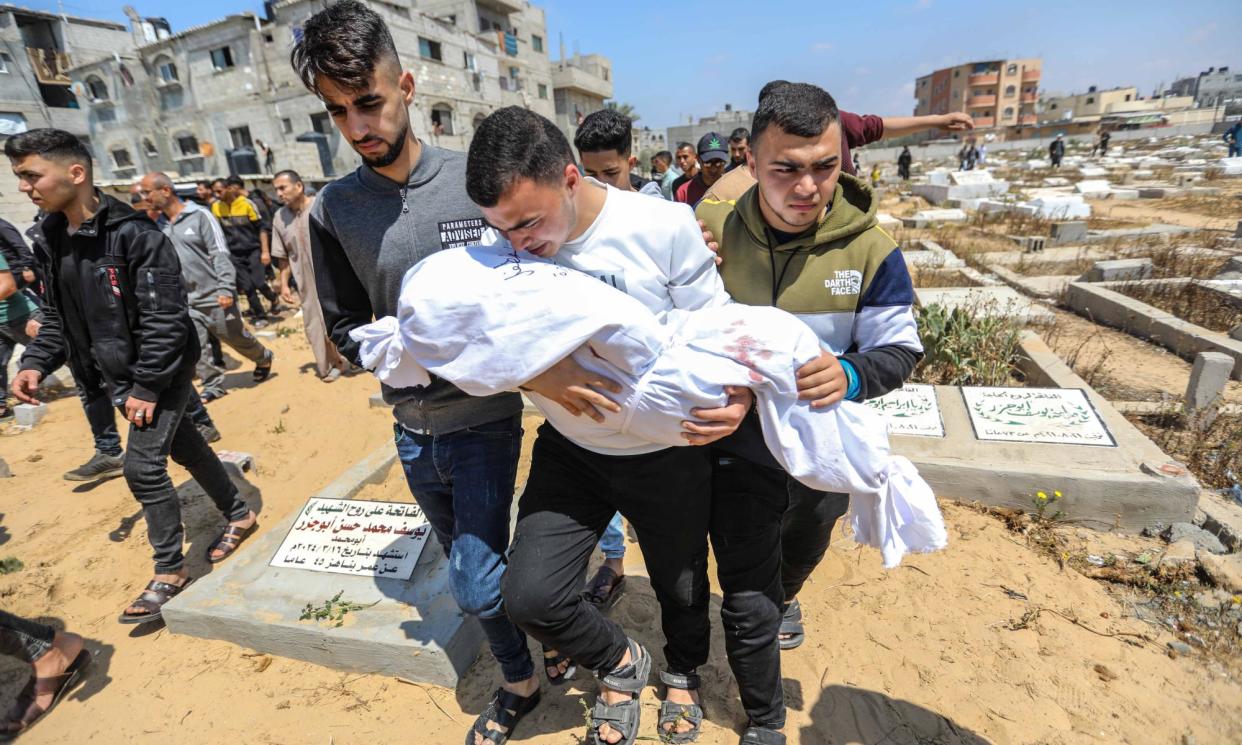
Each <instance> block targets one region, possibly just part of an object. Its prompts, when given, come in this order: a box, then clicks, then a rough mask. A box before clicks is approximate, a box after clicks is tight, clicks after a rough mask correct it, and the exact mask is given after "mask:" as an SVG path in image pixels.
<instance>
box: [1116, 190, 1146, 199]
mask: <svg viewBox="0 0 1242 745" xmlns="http://www.w3.org/2000/svg"><path fill="white" fill-rule="evenodd" d="M1110 195H1111V196H1112V198H1113V199H1120V200H1131V199H1138V198H1139V193H1138V189H1117V188H1113V190H1112V191H1111V192H1110Z"/></svg>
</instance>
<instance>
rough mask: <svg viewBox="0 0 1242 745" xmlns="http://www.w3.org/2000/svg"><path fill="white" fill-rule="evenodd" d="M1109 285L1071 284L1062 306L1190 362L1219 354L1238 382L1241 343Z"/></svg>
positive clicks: (1241, 358) (1240, 374) (1240, 363)
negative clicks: (1225, 357)
mask: <svg viewBox="0 0 1242 745" xmlns="http://www.w3.org/2000/svg"><path fill="white" fill-rule="evenodd" d="M1110 284H1111V283H1108V282H1099V283H1089V282H1071V283H1070V285H1069V288H1068V289H1067V290H1066V293H1065V303H1066V304H1067V305H1068V306H1069V307H1070V309H1072V310H1073V311H1074V312H1075V313H1078V314H1079V315H1081V316H1085V317H1087V318H1090V319H1091V320H1093V321H1095V322H1096V323H1102V324H1105V325H1107V326H1112V327H1113V328H1118V329H1121V330H1122V331H1125V332H1127V333H1130V334H1133V335H1135V336H1137V337H1139V338H1142V339H1148V340H1150V341H1152V342H1154V343H1156V344H1159V345H1161V346H1163V347H1165V348H1166V349H1170V350H1172V351H1173V352H1176V353H1177V354H1179V355H1181V356H1182V357H1183V358H1186V359H1193V358H1194V356H1195V355H1196V354H1198V353H1199V352H1223V353H1224V354H1227V355H1229V356H1230V357H1231V358H1232V359H1233V360H1234V366H1233V379H1234V380H1242V340H1237V339H1231V338H1228V337H1226V336H1225V335H1224V334H1220V333H1217V332H1215V331H1211V330H1209V329H1205V328H1203V327H1202V326H1196V325H1195V324H1193V323H1190V322H1188V321H1183V320H1182V319H1180V318H1178V317H1176V316H1174V315H1172V314H1171V313H1166V312H1165V311H1162V310H1160V309H1159V308H1154V307H1152V306H1150V305H1148V304H1147V303H1144V302H1141V301H1139V300H1135V299H1134V298H1131V297H1127V296H1125V295H1123V294H1121V293H1120V292H1116V291H1115V290H1113V289H1112V288H1111V287H1110Z"/></svg>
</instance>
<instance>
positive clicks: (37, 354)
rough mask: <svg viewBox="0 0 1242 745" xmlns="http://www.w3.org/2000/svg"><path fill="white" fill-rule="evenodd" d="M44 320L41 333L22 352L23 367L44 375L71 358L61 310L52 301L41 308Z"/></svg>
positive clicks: (40, 328)
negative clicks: (61, 318) (66, 343)
mask: <svg viewBox="0 0 1242 745" xmlns="http://www.w3.org/2000/svg"><path fill="white" fill-rule="evenodd" d="M40 310H41V311H42V312H43V320H42V321H41V323H40V326H39V333H37V334H35V338H34V341H33V342H32V343H31V344H30V346H28V347H26V351H25V352H24V353H22V360H21V366H20V367H21V369H22V370H35V371H37V372H38V373H39V374H41V375H42V376H43V377H47V376H48V375H50V374H52V371H53V370H56V369H58V368H59V367H60V366H61V365H63V364H65V362H66V361H67V360H68V359H69V353H68V349H67V347H66V346H65V332H64V328H63V326H62V324H61V321H60V312H59V311H58V310H57V309H56V308H54V307H52V304H51V303H44V304H43V307H42V308H40Z"/></svg>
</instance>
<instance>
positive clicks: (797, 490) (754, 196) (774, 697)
mask: <svg viewBox="0 0 1242 745" xmlns="http://www.w3.org/2000/svg"><path fill="white" fill-rule="evenodd" d="M747 165H748V167H749V169H750V171H751V173H752V174H753V175H754V176H755V178H756V179H757V182H758V183H757V184H755V185H754V186H752V187H751V188H750V189H749V190H747V191H746V192H745V193H744V194H742V196H741V197H739V198H738V199H737V200H736V201H716V200H712V199H710V198H709V199H705V200H704V201H703V202H702V203H700V204H699V207H698V209H697V214H698V217H699V219H700V220H702V221H703V222H704V223H705V225H706V229H707V230H708V231H710V232H711V233H712V234H713V235H714V236H715V237H716V240H717V242H718V243H719V246H720V249H719V250H720V256H721V259H722V260H723V261H722V263H721V265H720V273H721V275H722V277H723V278H724V283H725V288H726V289H727V290H728V292H729V294H730V295H732V296H733V299H734V300H736V301H738V302H741V303H747V304H750V305H773V306H776V307H779V308H782V309H784V310H786V311H789V312H791V313H793V314H794V315H796V316H798V317H799V318H800V319H802V320H803V321H805V322H806V323H807V325H809V326H810V327H811V328H812V329H814V330H815V332H816V333H817V334H818V335H819V338H820V342H821V344H822V345H823V347H824V353H823V355H822V356H821V357H820V358H819V359H818V360H815V361H812V362H810V363H808V364H807V365H806V366H805V367H803V368H802V369H801V370H799V371H798V378H799V381H798V388H799V391H800V397H801V398H803V399H805V400H809V401H811V402H812V403H811V404H810V405H811V406H813V407H816V408H819V407H824V406H830V405H832V404H834V403H836V402H837V401H840V400H841V399H842V398H848V399H850V400H853V401H862V400H865V399H868V398H874V397H876V396H881V395H883V394H885V393H887V392H889V391H891V390H893V389H895V388H899V387H900V386H901V385H902V384H903V383H904V381H905V379H906V378H907V377H909V375H910V373H911V372H913V370H914V366H915V365H916V364H917V363H918V361H919V359H920V358H921V357H922V354H923V348H922V345H921V344H920V343H919V337H918V330H917V326H916V324H915V320H914V314H913V312H912V304H913V302H914V289H913V286H912V284H911V282H910V275H909V272H907V270H906V265H905V262H904V260H903V259H902V257H901V252H900V250H899V249H898V248H897V244H896V243H895V242H894V241H893V239H892V238H891V237H889V236H888V235H887V234H886V233H885V232H884V231H883V230H881V229H880V228H879V227H878V226H877V224H876V218H875V211H876V199H875V195H874V194H873V193H872V191H871V189H870V188H869V187H868V186H867V185H866V184H865V183H863V182H862V181H860V180H859V179H857V178H855V177H853V176H850V175H848V174H842V173H841V167H842V162H841V125H840V122H839V114H838V111H837V106H836V103H835V102H834V101H833V99H832V96H830V95H828V93H827V92H826V91H824V90H822V89H820V88H817V87H815V86H813V85H807V84H802V83H784V82H781V83H779V84H769V86H767V87H766V88H765V90H764V92H763V93H762V94H761V95H760V100H759V108H758V110H757V111H756V112H755V117H754V122H753V124H752V125H751V152H750V155H749V156H748V158H747ZM753 413H754V412H752V416H751V417H749V418H748V419H747V420H746V422H744V423H743V425H742V427H741V428H739V429H738V431H737V432H736V433H735V434H734V435H731V436H730V437H727V438H725V439H723V440H721V441H719V442H717V443H716V444H715V445H713V446H712V447H713V477H712V518H711V539H712V545H713V546H726V547H729V548H731V549H732V550H728V551H725V552H723V554H722V552H720V551H719V550H718V551H717V558H718V574H719V577H718V579H719V582H720V586H721V590H722V592H723V595H724V599H723V603H722V610H721V615H722V617H723V618H724V619H725V621H726V622H725V624H724V626H725V629H726V635H725V642H726V651H727V652H728V654H729V664H730V666H731V667H732V668H733V672H734V675H735V676H736V677H737V680H738V687H739V690H740V691H741V693H742V703H743V706H744V707H745V708H746V711H747V715H748V717H749V718H750V719H751V724H752V727H753V726H755V725H758V727H757V728H762V729H763V730H767V731H768V732H765V733H764V734H765V735H766V734H768V733H770V735H771V738H770V739H762V737H763V735H760V734H759V733H756V736H755V739H753V742H755V743H757V744H759V743H763V745H766V743H768V742H773V743H775V742H780V741H783V737H782V736H780V735H778V734H777V732H776V731H777V730H779V729H780V725H782V724H783V723H784V704H783V701H782V699H781V686H780V651H779V649H781V648H785V649H789V648H793V647H796V646H798V645H799V644H800V643H801V642H802V638H803V630H802V626H801V611H800V610H799V608H798V605H797V602H796V599H797V594H798V591H799V590H800V589H801V588H802V584H803V583H804V582H805V581H806V578H807V577H808V576H809V575H810V573H811V571H812V570H814V568H815V567H816V565H818V564H819V562H820V560H821V559H822V558H823V556H824V553H825V552H826V551H827V548H828V541H829V536H830V534H831V531H832V527H833V525H834V524H835V523H836V521H837V519H838V518H839V517H840V516H841V515H843V514H844V513H845V511H846V509H847V508H848V506H849V498H848V496H847V495H845V494H829V493H826V492H816V491H812V490H810V489H807V488H806V487H804V486H802V485H800V484H798V483H797V482H796V481H793V480H792V479H790V478H788V476H787V475H786V474H785V473H784V472H783V471H781V470H780V468H779V467H778V466H777V465H776V462H775V461H774V460H772V459H771V458H770V456H768V455H767V453H766V452H765V449H764V446H763V439H762V434H761V432H760V430H759V427H758V422H757V418H756V417H754V416H753ZM743 546H745V547H746V548H744V549H743V548H742V547H743ZM778 546H779V550H777V547H778ZM722 555H723V556H725V557H726V558H728V559H737V560H736V561H733V560H729V561H726V560H724V559H721V558H720V557H721V556H722ZM747 556H748V557H749V558H746V557H747ZM778 640H779V647H778ZM778 712H779V714H778ZM778 738H781V739H778Z"/></svg>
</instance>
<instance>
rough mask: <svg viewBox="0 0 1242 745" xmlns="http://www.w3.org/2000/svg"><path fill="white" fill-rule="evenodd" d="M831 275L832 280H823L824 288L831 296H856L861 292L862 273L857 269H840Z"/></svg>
mask: <svg viewBox="0 0 1242 745" xmlns="http://www.w3.org/2000/svg"><path fill="white" fill-rule="evenodd" d="M832 274H833V277H832V279H825V280H824V287H827V288H828V291H829V292H831V293H832V294H833V295H857V294H858V293H860V292H862V280H863V275H862V272H860V271H858V270H857V269H840V270H837V271H835V272H833V273H832Z"/></svg>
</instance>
